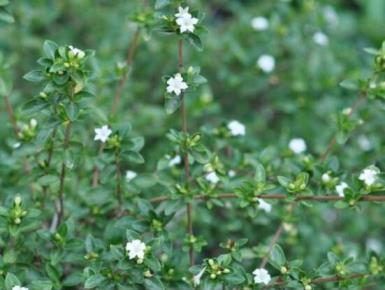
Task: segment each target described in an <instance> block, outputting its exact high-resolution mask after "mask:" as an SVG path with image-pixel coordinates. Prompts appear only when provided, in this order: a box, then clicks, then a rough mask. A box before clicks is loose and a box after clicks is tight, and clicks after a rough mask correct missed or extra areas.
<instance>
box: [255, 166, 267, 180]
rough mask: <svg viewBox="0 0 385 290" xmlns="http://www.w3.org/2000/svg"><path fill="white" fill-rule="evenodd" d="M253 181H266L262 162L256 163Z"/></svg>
mask: <svg viewBox="0 0 385 290" xmlns="http://www.w3.org/2000/svg"><path fill="white" fill-rule="evenodd" d="M255 181H256V182H266V172H265V168H264V167H263V165H262V164H260V163H258V164H257V165H256V169H255Z"/></svg>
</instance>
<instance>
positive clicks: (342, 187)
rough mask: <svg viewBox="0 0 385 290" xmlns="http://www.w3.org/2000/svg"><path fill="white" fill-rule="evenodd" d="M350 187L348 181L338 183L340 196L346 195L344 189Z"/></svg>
mask: <svg viewBox="0 0 385 290" xmlns="http://www.w3.org/2000/svg"><path fill="white" fill-rule="evenodd" d="M348 187H349V186H348V185H347V183H346V182H341V183H340V184H338V185H337V186H336V191H337V194H338V196H340V197H344V196H345V193H344V190H345V189H346V188H348Z"/></svg>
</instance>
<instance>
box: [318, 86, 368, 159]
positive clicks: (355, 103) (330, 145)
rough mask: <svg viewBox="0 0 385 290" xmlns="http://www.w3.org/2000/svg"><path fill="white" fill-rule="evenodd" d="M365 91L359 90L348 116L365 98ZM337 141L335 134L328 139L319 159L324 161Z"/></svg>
mask: <svg viewBox="0 0 385 290" xmlns="http://www.w3.org/2000/svg"><path fill="white" fill-rule="evenodd" d="M366 95H367V94H366V92H361V93H360V94H359V95H358V97H357V99H356V100H355V101H354V103H353V105H352V106H351V110H350V111H349V113H348V117H350V116H351V115H353V114H354V112H355V111H357V109H358V107H359V105H360V104H361V102H362V101H363V100H364V99H365V98H366ZM336 143H337V136H336V134H334V135H333V137H332V138H331V139H330V141H329V143H328V145H327V147H326V150H325V151H324V152H323V153H322V154H321V157H320V161H321V162H324V161H325V160H326V158H327V157H328V156H329V154H330V153H331V152H332V150H333V148H334V145H335V144H336Z"/></svg>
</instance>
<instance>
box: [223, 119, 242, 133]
mask: <svg viewBox="0 0 385 290" xmlns="http://www.w3.org/2000/svg"><path fill="white" fill-rule="evenodd" d="M227 129H229V130H230V134H231V135H232V136H244V135H245V134H246V127H245V125H243V124H242V123H241V122H239V121H236V120H234V121H231V122H230V123H229V124H228V125H227Z"/></svg>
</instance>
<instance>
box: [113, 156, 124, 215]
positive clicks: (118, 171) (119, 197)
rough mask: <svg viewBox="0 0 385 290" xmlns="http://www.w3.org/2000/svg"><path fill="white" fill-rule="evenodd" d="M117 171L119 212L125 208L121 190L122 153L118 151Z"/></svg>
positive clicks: (116, 157)
mask: <svg viewBox="0 0 385 290" xmlns="http://www.w3.org/2000/svg"><path fill="white" fill-rule="evenodd" d="M115 170H116V198H117V199H118V203H119V212H120V210H121V208H122V206H123V196H122V188H121V180H122V172H121V168H120V152H119V151H118V150H117V151H116V153H115Z"/></svg>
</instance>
